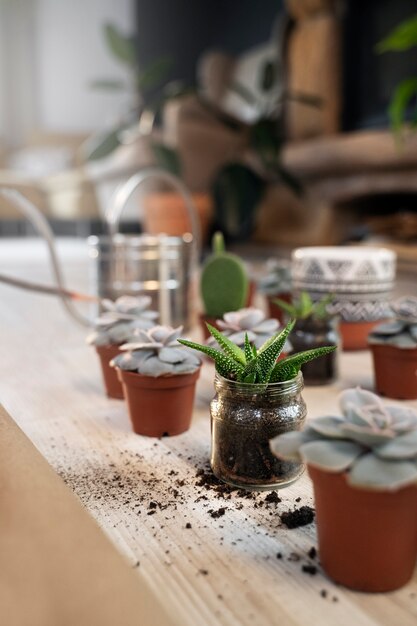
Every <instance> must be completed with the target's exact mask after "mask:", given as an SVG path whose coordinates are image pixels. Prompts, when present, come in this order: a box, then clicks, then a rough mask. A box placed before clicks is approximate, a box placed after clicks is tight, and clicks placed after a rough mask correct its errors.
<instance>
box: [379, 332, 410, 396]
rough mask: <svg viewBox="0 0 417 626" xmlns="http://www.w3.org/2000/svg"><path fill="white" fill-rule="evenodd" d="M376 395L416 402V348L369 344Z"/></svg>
mask: <svg viewBox="0 0 417 626" xmlns="http://www.w3.org/2000/svg"><path fill="white" fill-rule="evenodd" d="M369 347H370V349H371V352H372V358H373V362H374V372H375V387H376V390H377V391H378V393H380V394H382V395H383V396H387V397H388V398H396V399H398V400H417V348H411V349H409V350H408V349H407V350H406V349H404V348H397V347H396V346H390V345H382V344H370V346H369Z"/></svg>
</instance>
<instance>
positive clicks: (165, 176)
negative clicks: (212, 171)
mask: <svg viewBox="0 0 417 626" xmlns="http://www.w3.org/2000/svg"><path fill="white" fill-rule="evenodd" d="M150 178H159V179H160V180H163V181H164V182H166V183H168V184H169V185H171V187H174V189H176V190H177V191H178V193H179V194H181V196H182V197H183V198H184V202H185V206H186V209H187V212H188V217H189V218H190V223H191V233H192V235H193V244H194V250H195V259H196V260H197V259H198V253H199V250H200V239H201V236H200V224H199V221H198V219H197V215H196V211H195V208H194V203H193V199H192V197H191V194H190V192H189V191H188V189H187V187H186V186H185V185H184V183H183V182H182V181H181V180H180V179H179V178H177V177H176V176H174V175H173V174H170V173H169V172H166V171H165V170H163V169H161V168H159V167H149V168H146V169H143V170H141V171H140V172H138V173H137V174H134V175H133V176H131V177H130V178H129V179H128V180H127V181H126V182H125V183H122V184H121V185H120V186H119V187H118V188H117V189H116V191H115V193H114V195H113V198H112V202H111V204H110V206H109V209H108V210H107V212H106V221H107V225H108V228H109V234H110V236H111V237H114V235H116V234H117V233H118V230H119V222H120V217H121V215H122V212H123V210H124V209H125V207H126V205H127V202H128V200H129V198H130V197H131V195H132V194H133V192H134V191H136V189H137V188H138V187H140V186H141V185H142V184H143V183H144V182H146V181H147V180H149V179H150Z"/></svg>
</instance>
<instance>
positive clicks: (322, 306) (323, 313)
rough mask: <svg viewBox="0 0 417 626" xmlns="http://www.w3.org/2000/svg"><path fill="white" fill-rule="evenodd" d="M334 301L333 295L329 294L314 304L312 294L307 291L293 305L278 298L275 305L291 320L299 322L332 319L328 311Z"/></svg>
mask: <svg viewBox="0 0 417 626" xmlns="http://www.w3.org/2000/svg"><path fill="white" fill-rule="evenodd" d="M332 299H333V294H331V293H329V294H327V295H326V296H324V297H323V298H321V300H319V301H318V302H313V300H312V299H311V296H310V294H309V293H308V292H307V291H302V292H301V293H300V295H299V297H298V299H297V300H293V302H292V303H291V304H289V303H288V302H285V300H281V298H276V299H275V300H274V303H275V304H277V305H278V306H279V307H280V308H281V309H282V310H283V311H284V312H285V313H287V314H288V315H289V316H290V317H291V318H295V319H297V320H300V319H301V320H305V319H307V318H308V317H313V318H314V319H326V318H328V317H330V314H329V312H328V310H327V307H328V305H329V304H330V302H331V301H332Z"/></svg>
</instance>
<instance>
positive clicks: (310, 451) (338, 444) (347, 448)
mask: <svg viewBox="0 0 417 626" xmlns="http://www.w3.org/2000/svg"><path fill="white" fill-rule="evenodd" d="M363 451H364V448H363V446H361V445H359V444H358V443H354V442H353V441H340V440H338V439H332V440H322V441H310V442H307V443H305V444H303V445H302V446H301V447H300V456H301V458H302V459H303V461H305V463H309V464H310V465H313V466H314V467H318V468H320V469H323V470H324V471H326V472H343V471H344V470H346V469H348V468H349V467H350V466H351V465H352V463H353V462H354V461H355V459H357V458H358V456H360V455H361V454H362V453H363Z"/></svg>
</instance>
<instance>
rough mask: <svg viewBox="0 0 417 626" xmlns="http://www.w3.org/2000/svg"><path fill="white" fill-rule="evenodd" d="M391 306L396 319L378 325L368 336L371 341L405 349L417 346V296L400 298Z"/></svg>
mask: <svg viewBox="0 0 417 626" xmlns="http://www.w3.org/2000/svg"><path fill="white" fill-rule="evenodd" d="M390 308H391V310H392V312H393V313H394V316H395V319H394V320H393V321H391V322H386V323H385V324H379V325H378V326H376V328H374V329H373V331H372V332H371V334H370V335H369V337H368V340H369V343H371V344H387V345H390V346H395V347H397V348H404V349H413V348H417V297H414V296H406V297H404V298H400V299H399V300H396V301H395V302H393V303H392V304H391V305H390ZM416 384H417V383H416Z"/></svg>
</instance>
